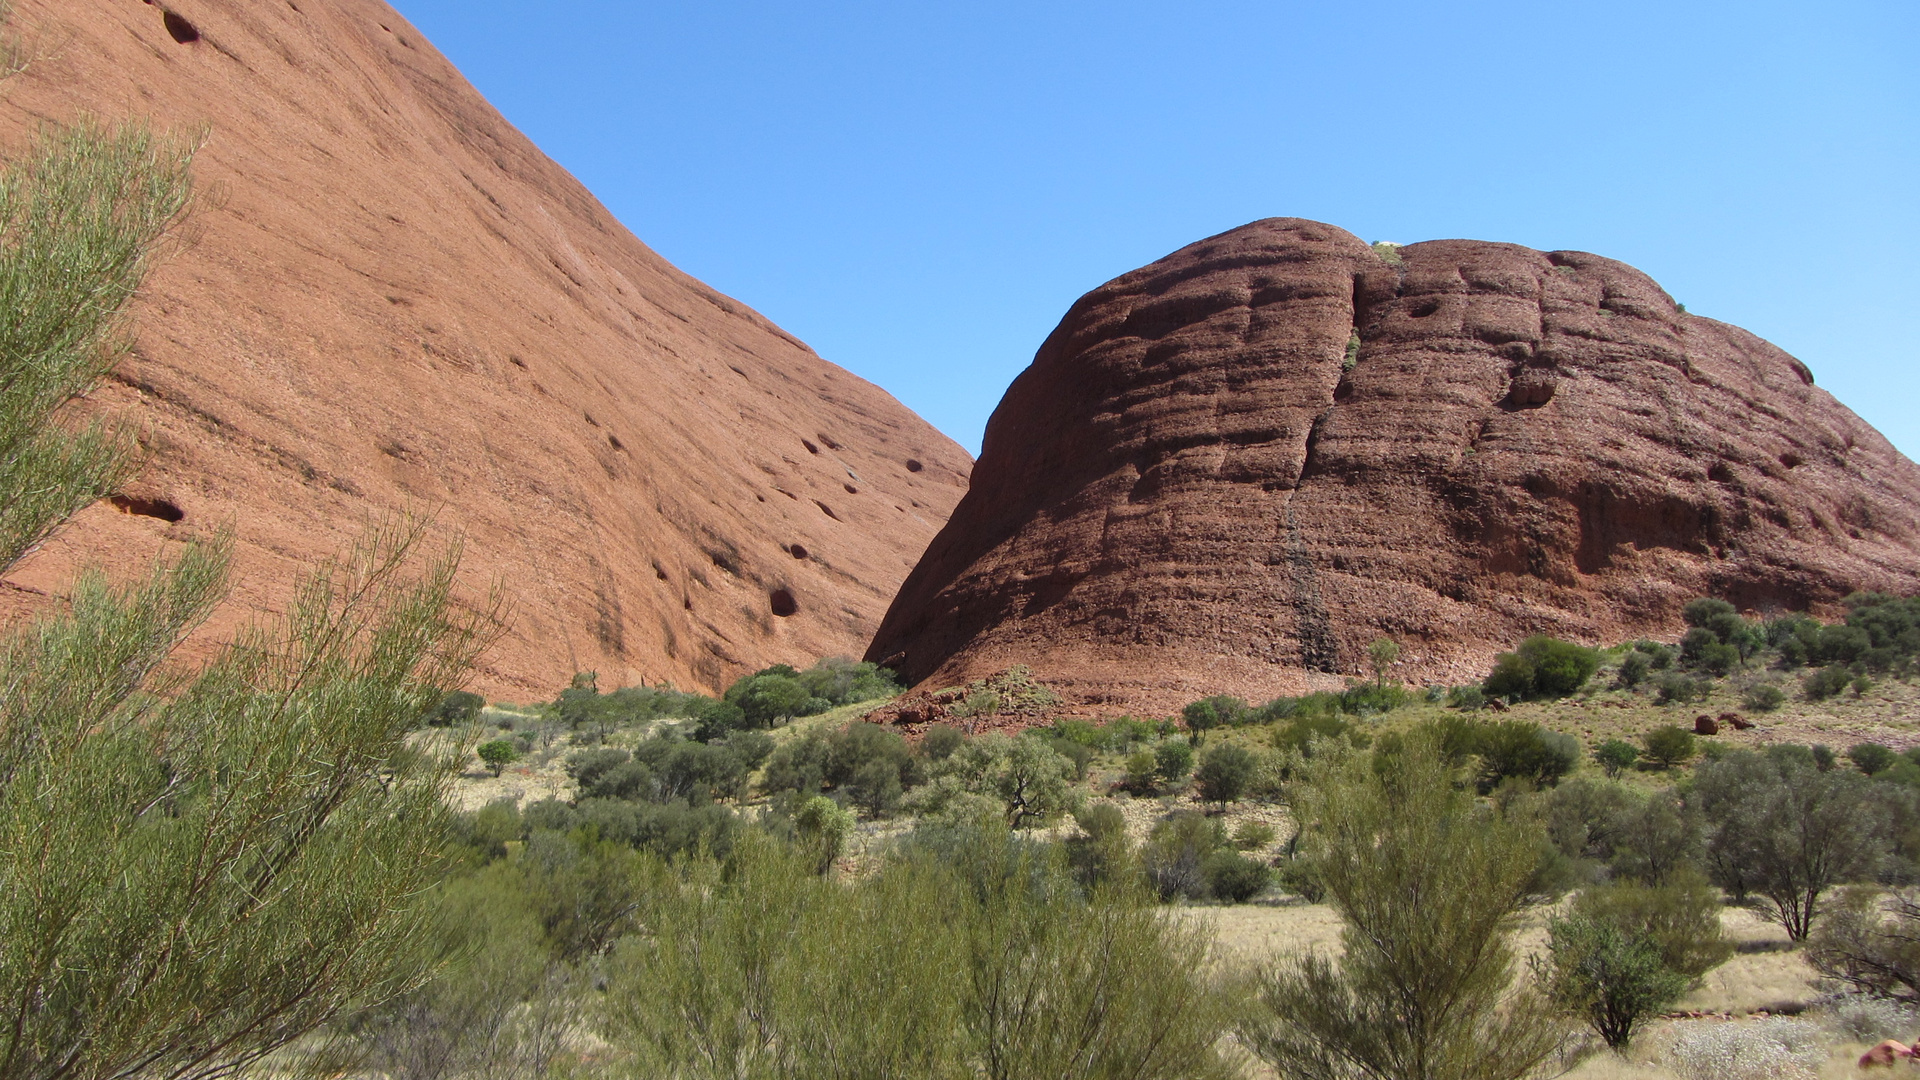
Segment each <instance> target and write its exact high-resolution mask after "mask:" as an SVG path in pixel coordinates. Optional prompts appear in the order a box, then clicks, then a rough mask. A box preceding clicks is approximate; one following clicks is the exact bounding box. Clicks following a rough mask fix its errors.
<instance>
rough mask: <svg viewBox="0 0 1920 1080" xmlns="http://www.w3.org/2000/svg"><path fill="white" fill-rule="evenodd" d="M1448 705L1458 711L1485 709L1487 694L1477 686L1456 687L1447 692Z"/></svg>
mask: <svg viewBox="0 0 1920 1080" xmlns="http://www.w3.org/2000/svg"><path fill="white" fill-rule="evenodd" d="M1447 704H1448V705H1450V706H1452V707H1453V708H1456V709H1468V710H1473V709H1483V708H1486V705H1487V694H1486V691H1484V690H1482V689H1480V688H1479V687H1477V686H1456V687H1453V688H1452V689H1450V690H1448V691H1447Z"/></svg>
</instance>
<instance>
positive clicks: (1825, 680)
mask: <svg viewBox="0 0 1920 1080" xmlns="http://www.w3.org/2000/svg"><path fill="white" fill-rule="evenodd" d="M1852 681H1853V672H1851V671H1849V670H1847V668H1846V667H1845V666H1844V665H1842V664H1833V665H1831V666H1829V667H1824V668H1821V669H1820V670H1819V671H1816V672H1814V673H1813V674H1811V675H1809V676H1807V677H1806V680H1805V681H1804V682H1803V683H1801V689H1802V690H1803V691H1805V693H1806V695H1807V700H1808V701H1825V700H1827V699H1828V698H1830V697H1833V696H1834V695H1835V694H1838V693H1840V692H1841V691H1842V690H1845V689H1846V688H1847V684H1849V683H1851V682H1852Z"/></svg>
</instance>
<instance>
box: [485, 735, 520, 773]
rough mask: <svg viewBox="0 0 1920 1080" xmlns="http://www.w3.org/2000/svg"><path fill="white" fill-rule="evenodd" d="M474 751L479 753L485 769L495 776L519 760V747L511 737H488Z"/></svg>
mask: <svg viewBox="0 0 1920 1080" xmlns="http://www.w3.org/2000/svg"><path fill="white" fill-rule="evenodd" d="M474 752H475V753H477V754H479V755H480V761H481V762H482V763H483V764H485V765H486V767H487V771H488V772H491V773H492V774H493V775H495V776H499V775H500V773H501V771H502V770H504V769H505V768H506V767H507V766H509V765H511V764H513V763H514V762H516V761H519V760H520V748H519V747H517V746H515V745H514V744H513V740H512V739H489V740H487V741H486V742H483V743H481V744H480V745H479V746H478V747H476V748H475V750H474Z"/></svg>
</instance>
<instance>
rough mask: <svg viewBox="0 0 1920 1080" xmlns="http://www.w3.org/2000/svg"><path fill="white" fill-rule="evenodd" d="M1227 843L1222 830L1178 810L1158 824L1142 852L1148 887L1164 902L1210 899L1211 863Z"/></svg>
mask: <svg viewBox="0 0 1920 1080" xmlns="http://www.w3.org/2000/svg"><path fill="white" fill-rule="evenodd" d="M1223 842H1224V838H1223V837H1222V836H1221V829H1220V826H1219V825H1218V824H1216V823H1215V822H1213V821H1210V820H1208V819H1207V817H1206V816H1205V815H1204V814H1200V813H1196V812H1195V811H1192V810H1177V811H1175V812H1173V813H1172V814H1169V815H1167V816H1166V817H1164V818H1162V819H1160V820H1159V821H1156V822H1154V825H1153V830H1152V831H1151V832H1150V833H1148V835H1147V842H1146V845H1145V846H1144V847H1143V848H1142V849H1141V852H1140V862H1141V867H1142V869H1144V870H1145V871H1146V875H1147V883H1148V885H1149V886H1150V887H1151V888H1152V889H1153V891H1154V892H1155V893H1156V894H1158V896H1159V897H1160V899H1161V900H1172V899H1175V898H1176V897H1183V896H1184V897H1186V898H1187V899H1189V900H1204V899H1206V897H1207V895H1208V883H1207V874H1206V863H1207V859H1208V857H1209V856H1211V855H1212V854H1213V853H1214V852H1215V851H1216V850H1218V849H1219V848H1220V846H1221V845H1222V843H1223Z"/></svg>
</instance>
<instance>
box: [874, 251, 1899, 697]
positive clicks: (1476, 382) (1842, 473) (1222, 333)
mask: <svg viewBox="0 0 1920 1080" xmlns="http://www.w3.org/2000/svg"><path fill="white" fill-rule="evenodd" d="M1916 508H1920V469H1916V468H1915V466H1914V464H1913V463H1912V462H1910V461H1908V460H1907V459H1906V458H1905V457H1902V456H1901V455H1900V454H1899V453H1898V452H1897V451H1895V450H1894V449H1893V447H1892V446H1891V445H1889V444H1888V443H1887V441H1886V440H1885V439H1884V438H1882V437H1881V436H1880V435H1879V434H1878V433H1876V432H1875V431H1874V430H1873V429H1872V428H1871V427H1869V426H1867V425H1866V424H1865V423H1863V422H1862V421H1861V420H1860V419H1859V418H1858V417H1856V416H1854V415H1853V414H1852V413H1851V412H1849V411H1848V410H1847V409H1846V408H1844V407H1842V406H1841V405H1840V404H1839V403H1838V402H1836V401H1835V400H1834V399H1833V398H1832V397H1830V396H1829V395H1828V394H1827V393H1826V392H1825V391H1823V390H1820V389H1818V388H1816V387H1815V386H1814V385H1813V377H1812V375H1811V374H1810V373H1809V372H1808V371H1807V369H1806V367H1805V366H1804V365H1803V364H1801V363H1800V362H1799V361H1797V360H1795V359H1794V358H1793V357H1791V356H1788V355H1787V354H1786V353H1784V352H1782V351H1781V350H1779V349H1777V348H1775V347H1773V346H1772V345H1769V344H1767V343H1766V342H1765V341H1762V340H1760V339H1759V338H1757V337H1755V336H1753V335H1752V334H1749V333H1747V332H1746V331H1744V330H1741V329H1739V328H1737V327H1733V326H1728V325H1726V324H1724V323H1718V322H1714V321H1713V320H1711V319H1704V318H1700V317H1698V316H1692V315H1687V314H1685V313H1683V312H1681V311H1680V310H1679V309H1678V308H1677V307H1676V306H1675V305H1674V303H1673V301H1672V300H1671V299H1670V298H1669V297H1668V296H1667V295H1666V293H1664V292H1662V291H1661V289H1660V287H1659V286H1658V285H1656V284H1655V283H1654V282H1653V281H1651V280H1649V279H1648V278H1647V277H1646V275H1644V274H1641V273H1639V272H1638V271H1636V270H1634V269H1633V268H1631V267H1628V266H1625V265H1622V264H1620V263H1617V262H1613V261H1611V260H1608V259H1603V258H1600V257H1598V256H1594V255H1588V254H1584V253H1580V252H1570V251H1562V252H1551V253H1542V252H1538V251H1531V250H1528V249H1526V248H1522V247H1516V246H1514V245H1510V244H1491V243H1480V242H1475V241H1465V240H1442V241H1434V242H1431V243H1424V244H1414V245H1411V246H1408V247H1405V248H1401V249H1399V250H1398V252H1397V253H1389V255H1388V256H1387V257H1383V256H1382V255H1380V254H1376V253H1375V252H1374V251H1373V250H1371V249H1370V248H1369V247H1368V246H1367V245H1366V244H1364V243H1362V242H1361V241H1360V240H1358V239H1357V238H1355V237H1354V236H1352V235H1351V234H1349V233H1346V232H1343V231H1342V230H1340V229H1337V228H1333V227H1331V226H1327V225H1320V224H1316V223H1313V222H1309V221H1300V220H1293V219H1273V220H1268V221H1260V222H1255V223H1254V224H1251V225H1247V226H1245V227H1243V228H1239V229H1235V230H1233V231H1232V232H1229V233H1224V234H1222V235H1220V236H1216V237H1213V238H1212V239H1209V240H1204V241H1202V242H1200V243H1197V244H1194V245H1192V246H1190V247H1187V248H1184V249H1182V250H1180V251H1178V252H1175V253H1174V254H1172V255H1170V256H1168V257H1167V258H1165V259H1162V260H1161V261H1159V262H1157V263H1154V264H1153V265H1151V266H1148V267H1145V268H1143V269H1140V270H1137V271H1134V272H1133V273H1130V274H1127V275H1125V276H1123V277H1120V278H1117V279H1115V280H1114V281H1112V282H1109V283H1108V284H1106V285H1104V286H1101V287H1100V288H1098V289H1096V290H1094V291H1093V292H1091V293H1089V294H1087V295H1086V296H1085V297H1083V298H1081V300H1080V301H1079V302H1078V303H1076V304H1075V305H1074V306H1073V309H1072V310H1071V311H1069V312H1068V313H1067V316H1066V318H1065V319H1064V320H1063V321H1062V322H1061V324H1060V326H1059V328H1058V329H1056V330H1055V331H1054V333H1053V334H1052V336H1051V337H1049V338H1048V339H1047V342H1046V343H1045V344H1044V345H1043V346H1041V348H1040V351H1039V354H1038V355H1037V356H1036V357H1035V359H1034V362H1033V365H1032V366H1031V367H1030V368H1028V370H1027V371H1026V372H1024V373H1023V374H1022V375H1021V376H1020V377H1019V378H1018V379H1017V380H1015V382H1014V384H1013V386H1012V388H1011V389H1009V390H1008V391H1007V395H1006V397H1005V399H1004V400H1003V401H1002V402H1001V404H1000V407H999V409H998V410H996V412H995V413H994V415H993V419H992V420H991V422H990V423H989V425H988V428H987V433H986V439H985V443H984V446H983V449H982V453H981V457H980V460H979V462H978V463H977V464H976V466H975V469H974V473H973V481H972V490H971V491H970V492H969V493H968V494H967V497H966V498H965V499H964V500H962V502H961V504H960V506H959V508H958V509H956V511H955V513H954V516H953V518H952V519H951V520H950V521H949V522H948V524H947V526H946V528H945V529H943V530H942V531H941V533H940V535H939V536H938V537H937V538H935V540H934V542H933V545H932V547H931V548H929V550H928V552H927V554H926V556H925V557H924V558H923V559H922V560H921V562H920V564H919V566H918V567H917V568H916V569H915V570H914V573H913V575H912V576H911V577H910V578H909V579H908V581H907V584H906V585H905V586H904V587H903V589H902V590H901V593H900V595H899V597H898V598H897V599H896V600H895V601H894V604H893V607H892V609H891V610H890V611H889V612H888V615H887V618H886V620H885V621H884V622H883V623H882V625H881V628H880V632H879V634H878V635H877V636H876V637H875V639H874V642H873V644H872V646H871V647H870V648H869V649H868V656H869V657H871V658H873V659H884V660H892V661H894V662H896V663H897V664H899V665H900V666H901V669H902V671H903V673H904V674H905V675H906V676H907V677H908V678H909V679H910V680H914V681H920V680H925V681H927V682H928V684H929V685H949V684H953V683H958V682H961V681H963V680H964V679H966V678H970V677H975V676H977V675H978V674H981V673H985V672H988V671H992V670H996V669H998V668H1002V667H1005V666H1007V665H1008V664H1011V663H1024V664H1028V665H1030V666H1031V667H1032V668H1033V672H1034V675H1035V676H1036V677H1038V678H1040V679H1041V680H1043V681H1045V682H1046V683H1048V684H1049V685H1051V686H1054V687H1055V688H1056V689H1060V690H1063V691H1065V692H1067V693H1068V694H1069V695H1070V696H1074V697H1078V698H1079V699H1080V700H1081V701H1082V702H1089V703H1093V704H1095V705H1100V706H1103V707H1109V708H1112V709H1117V708H1119V707H1122V706H1127V707H1150V708H1160V709H1164V708H1169V707H1173V706H1176V705H1178V704H1179V703H1180V702H1181V701H1183V700H1190V699H1192V698H1194V697H1197V696H1199V695H1201V694H1211V693H1220V692H1232V693H1239V694H1243V695H1246V696H1248V697H1256V698H1257V697H1262V696H1267V695H1271V694H1275V693H1281V692H1297V691H1299V690H1300V689H1302V688H1304V687H1307V686H1309V685H1315V684H1318V685H1325V684H1330V683H1331V684H1335V685H1337V680H1336V679H1334V678H1333V675H1334V674H1336V673H1344V674H1358V673H1360V672H1361V671H1362V670H1363V668H1364V660H1365V650H1366V646H1367V644H1368V643H1369V642H1370V641H1372V640H1373V639H1374V638H1376V637H1377V636H1379V635H1383V634H1384V635H1390V636H1392V637H1394V638H1395V639H1397V640H1398V641H1399V642H1400V643H1401V644H1402V645H1403V647H1404V653H1403V656H1402V662H1401V664H1400V665H1399V667H1398V668H1397V672H1398V674H1400V675H1401V676H1402V677H1404V678H1409V679H1414V680H1423V679H1433V680H1441V681H1448V682H1465V681H1468V680H1470V679H1475V678H1478V677H1479V676H1481V675H1482V674H1484V672H1485V665H1486V664H1487V662H1488V660H1489V659H1490V657H1491V654H1492V653H1493V652H1495V651H1497V650H1499V649H1502V648H1507V647H1510V646H1511V645H1512V643H1514V642H1516V641H1518V640H1519V639H1520V638H1521V637H1523V636H1525V635H1527V634H1530V633H1534V632H1547V633H1552V634H1556V635H1560V636H1563V637H1567V638H1571V639H1575V640H1579V641H1584V642H1607V641H1618V640H1621V639H1624V638H1628V637H1632V636H1636V635H1641V634H1654V633H1672V632H1674V631H1675V630H1676V629H1677V627H1678V618H1677V614H1678V609H1679V607H1680V605H1681V604H1682V603H1684V602H1685V601H1686V600H1687V599H1689V598H1691V597H1693V596H1697V595H1702V594H1708V593H1711V594H1714V595H1718V596H1723V597H1726V598H1728V599H1730V600H1733V601H1735V602H1736V603H1738V604H1740V605H1741V606H1743V607H1746V608H1750V609H1751V608H1766V607H1769V606H1778V607H1782V608H1803V607H1806V606H1808V605H1820V604H1824V603H1829V602H1831V601H1833V600H1834V599H1836V598H1838V597H1840V596H1843V595H1844V594H1846V593H1848V592H1851V591H1853V590H1855V589H1858V588H1880V589H1890V590H1899V591H1906V592H1914V591H1920V528H1916V526H1917V525H1920V521H1917V520H1916Z"/></svg>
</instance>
